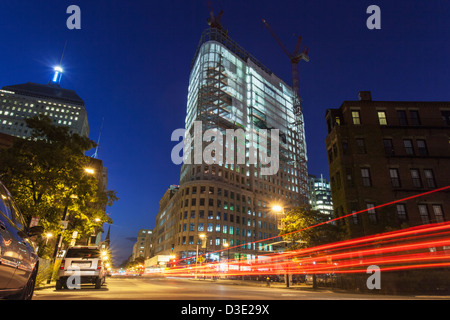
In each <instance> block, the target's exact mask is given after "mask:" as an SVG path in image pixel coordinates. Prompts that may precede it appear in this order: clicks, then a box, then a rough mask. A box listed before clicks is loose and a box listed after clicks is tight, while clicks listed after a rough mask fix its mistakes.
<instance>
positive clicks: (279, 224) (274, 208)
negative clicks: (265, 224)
mask: <svg viewBox="0 0 450 320" xmlns="http://www.w3.org/2000/svg"><path fill="white" fill-rule="evenodd" d="M272 211H273V212H275V213H282V214H283V215H285V212H284V208H283V207H282V206H280V205H278V204H276V205H273V206H272ZM277 227H278V229H279V230H281V229H283V227H284V224H283V223H282V220H281V219H278V215H277ZM284 248H285V251H286V250H287V243H285V244H284ZM287 260H288V261H287V268H288V270H286V287H287V288H289V259H287Z"/></svg>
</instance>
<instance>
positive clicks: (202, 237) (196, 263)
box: [195, 233, 206, 279]
mask: <svg viewBox="0 0 450 320" xmlns="http://www.w3.org/2000/svg"><path fill="white" fill-rule="evenodd" d="M198 236H199V237H200V238H201V239H202V247H203V239H204V238H206V235H205V234H203V233H201V234H199V235H198ZM205 247H206V246H205ZM197 267H198V240H197V253H196V255H195V279H197V271H198V270H197Z"/></svg>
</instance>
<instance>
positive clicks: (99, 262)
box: [97, 260, 102, 270]
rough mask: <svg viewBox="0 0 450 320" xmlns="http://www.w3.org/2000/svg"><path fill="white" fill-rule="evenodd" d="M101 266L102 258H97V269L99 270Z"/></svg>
mask: <svg viewBox="0 0 450 320" xmlns="http://www.w3.org/2000/svg"><path fill="white" fill-rule="evenodd" d="M101 268H102V260H98V263H97V270H100V269H101Z"/></svg>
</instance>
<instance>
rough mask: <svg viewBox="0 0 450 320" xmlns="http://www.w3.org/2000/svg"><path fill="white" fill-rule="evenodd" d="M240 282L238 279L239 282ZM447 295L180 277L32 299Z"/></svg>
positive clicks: (116, 280)
mask: <svg viewBox="0 0 450 320" xmlns="http://www.w3.org/2000/svg"><path fill="white" fill-rule="evenodd" d="M241 283H242V282H241ZM430 298H432V299H439V300H444V299H449V297H448V296H447V297H444V296H442V297H434V296H433V297H426V296H394V295H379V294H356V293H345V292H333V291H331V290H328V289H325V288H320V289H318V290H312V289H310V288H304V289H302V288H292V287H291V288H283V287H282V285H279V286H278V287H274V286H271V287H270V288H269V287H266V286H264V285H262V284H261V285H248V284H246V283H242V284H240V282H239V281H232V280H219V281H211V280H194V279H180V278H150V277H127V278H125V277H124V278H121V277H112V278H108V279H107V281H106V285H104V286H103V287H102V288H101V289H98V290H96V289H95V288H94V286H93V285H82V286H81V289H79V290H60V291H56V290H55V288H54V287H51V288H44V289H38V290H36V291H35V295H34V297H33V300H172V301H173V300H184V301H186V300H235V301H238V300H242V301H245V300H421V299H430Z"/></svg>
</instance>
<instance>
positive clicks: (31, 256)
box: [0, 182, 44, 300]
mask: <svg viewBox="0 0 450 320" xmlns="http://www.w3.org/2000/svg"><path fill="white" fill-rule="evenodd" d="M43 232H44V228H43V227H41V226H34V227H32V228H28V227H27V225H26V224H25V219H24V218H23V216H22V213H21V212H20V210H19V208H18V206H17V205H16V203H15V202H14V199H13V197H12V196H11V194H10V193H9V191H8V190H7V189H6V187H5V186H4V185H3V183H2V182H0V298H3V299H17V300H31V299H32V298H33V293H34V287H35V284H36V276H37V273H38V270H39V258H38V256H37V253H36V249H35V245H34V243H33V241H32V239H31V238H32V237H35V236H38V235H40V234H42V233H43Z"/></svg>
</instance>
